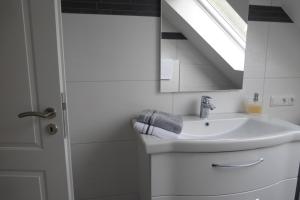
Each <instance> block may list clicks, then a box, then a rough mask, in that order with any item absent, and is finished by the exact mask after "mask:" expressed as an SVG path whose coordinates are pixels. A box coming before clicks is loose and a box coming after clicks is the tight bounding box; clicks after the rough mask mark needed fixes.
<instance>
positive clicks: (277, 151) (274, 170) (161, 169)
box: [151, 143, 300, 196]
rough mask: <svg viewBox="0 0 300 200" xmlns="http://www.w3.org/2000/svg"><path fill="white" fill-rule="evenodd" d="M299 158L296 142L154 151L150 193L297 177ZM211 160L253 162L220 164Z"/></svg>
mask: <svg viewBox="0 0 300 200" xmlns="http://www.w3.org/2000/svg"><path fill="white" fill-rule="evenodd" d="M261 158H263V161H262V162H258V161H259V159H261ZM299 158H300V151H299V143H289V144H285V145H280V146H275V147H271V148H264V149H256V150H249V151H238V152H220V153H165V154H154V155H152V156H151V193H152V196H172V195H188V196H191V195H225V194H233V193H240V192H245V191H251V190H256V189H259V188H263V187H266V186H269V185H272V184H275V183H277V182H279V181H282V180H285V179H288V178H295V177H297V175H298V167H299ZM213 164H220V165H244V164H245V165H246V164H250V165H251V164H253V166H247V167H246V166H240V167H225V168H223V167H213V166H212V165H213Z"/></svg>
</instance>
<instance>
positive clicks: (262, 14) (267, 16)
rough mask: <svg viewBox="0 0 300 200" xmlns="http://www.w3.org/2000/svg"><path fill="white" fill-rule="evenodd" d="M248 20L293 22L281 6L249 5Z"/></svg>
mask: <svg viewBox="0 0 300 200" xmlns="http://www.w3.org/2000/svg"><path fill="white" fill-rule="evenodd" d="M248 19H249V21H267V22H288V23H293V21H292V20H291V18H290V17H289V16H288V15H287V14H286V12H285V11H284V10H283V9H282V8H281V7H272V6H256V5H250V6H249V17H248Z"/></svg>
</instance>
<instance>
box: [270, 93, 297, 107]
mask: <svg viewBox="0 0 300 200" xmlns="http://www.w3.org/2000/svg"><path fill="white" fill-rule="evenodd" d="M294 103H295V97H294V96H293V95H282V96H271V101H270V106H271V107H279V106H293V105H294Z"/></svg>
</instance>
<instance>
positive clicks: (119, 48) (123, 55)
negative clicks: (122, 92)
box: [63, 14, 160, 81]
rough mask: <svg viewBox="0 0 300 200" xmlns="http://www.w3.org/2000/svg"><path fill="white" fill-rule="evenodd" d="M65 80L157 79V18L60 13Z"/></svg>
mask: <svg viewBox="0 0 300 200" xmlns="http://www.w3.org/2000/svg"><path fill="white" fill-rule="evenodd" d="M63 25H64V46H65V60H66V70H67V80H68V81H103V80H158V76H157V74H158V69H159V54H158V52H159V30H160V28H159V19H158V18H154V17H136V16H121V17H120V16H116V15H88V14H85V15H79V14H63Z"/></svg>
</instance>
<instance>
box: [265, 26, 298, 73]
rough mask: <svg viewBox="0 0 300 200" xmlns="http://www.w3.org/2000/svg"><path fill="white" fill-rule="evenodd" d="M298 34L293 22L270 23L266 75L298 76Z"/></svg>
mask: <svg viewBox="0 0 300 200" xmlns="http://www.w3.org/2000/svg"><path fill="white" fill-rule="evenodd" d="M299 36H300V29H299V28H298V27H297V26H296V25H295V24H293V23H271V27H270V36H269V42H268V43H269V48H268V56H267V70H266V77H300V67H299V66H300V56H299V52H300V37H299Z"/></svg>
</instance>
